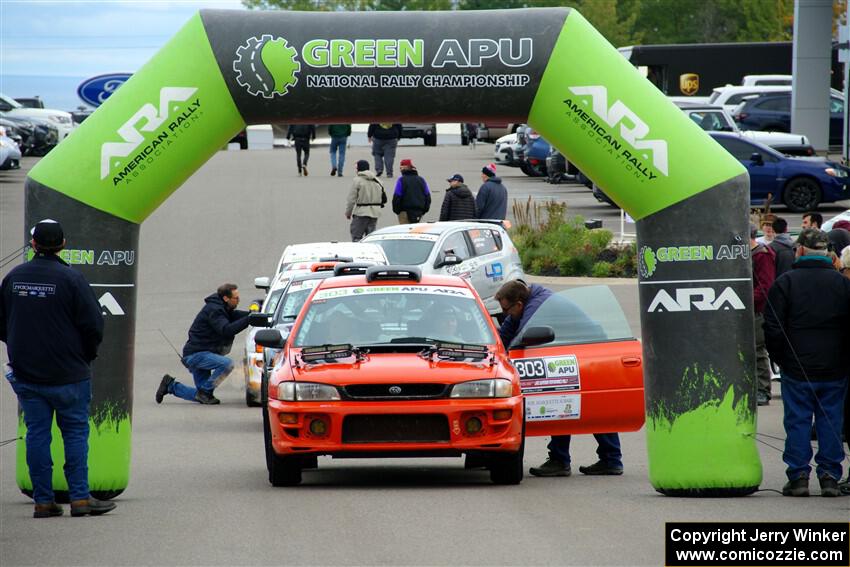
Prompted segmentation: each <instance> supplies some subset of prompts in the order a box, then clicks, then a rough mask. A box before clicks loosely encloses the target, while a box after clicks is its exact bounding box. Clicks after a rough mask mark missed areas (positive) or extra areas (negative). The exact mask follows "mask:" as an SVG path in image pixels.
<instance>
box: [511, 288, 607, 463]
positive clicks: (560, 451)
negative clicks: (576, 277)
mask: <svg viewBox="0 0 850 567" xmlns="http://www.w3.org/2000/svg"><path fill="white" fill-rule="evenodd" d="M550 299H551V300H552V301H557V300H558V296H555V295H554V294H553V293H552V292H551V291H550V290H548V289H546V288H545V287H543V286H539V285H537V284H531V285H530V286H528V285H526V284H525V283H524V282H522V281H520V280H514V281H509V282H507V283H505V284H504V285H503V286H502V287H501V288H500V289H499V291H497V292H496V301H498V302H499V305H500V306H501V307H502V313H504V314H505V315H506V317H505V319H504V321H502V325H501V327H500V328H499V336H500V337H501V339H502V343H503V344H504V345H505V348H508V347H509V346H510V344H511V343H512V342H513V340H514V338H516V336H517V335H519V334H520V333H521V332H522V330H523V329H524V328H525V326H526V325H527V324H528V322H529V321H530V320H531V318H532V317H533V316H534V314H535V313H536V312H537V310H538V309H539V308H540V306H541V305H543V304H544V303H545V302H546V301H547V300H550ZM562 303H563V304H564V306H563V309H562V310H561V311H563V317H566V318H567V319H569V320H570V321H573V322H574V324H575V325H582V326H589V325H593V326H596V327H597V328H598V325H596V324H595V323H594V322H593V321H591V320H590V319H589V318H588V317H587V316H586V315H585V314H584V313H580V312H578V311H579V310H578V309H576V308H575V307H574V306H571V305H568V302H567V300H563V302H562ZM559 313H560V311H559ZM596 333H597V334H599V336H600V338H601V337H602V336H603V333H602V331H601V329H598V330H597V331H596ZM585 334H586V333H585ZM591 334H592V333H591ZM593 436H594V437H595V438H596V442H597V443H598V444H599V446H598V447H597V449H596V454H597V455H598V456H599V460H598V461H597V462H596V463H594V464H592V465H590V466H587V467H579V469H578V470H579V471H580V472H581V473H582V474H587V475H621V474H623V461H622V458H623V454H622V452H621V450H620V436H619V435H617V434H616V433H594V434H593ZM571 438H572V436H571V435H553V436H552V440H551V441H550V442H549V445H548V446H547V448H548V449H549V458H548V459H547V460H546V462H545V463H543V464H542V465H540V466H539V467H532V468H531V469H529V471H528V472H530V473H531V474H532V475H534V476H570V474H571V473H572V471H571V469H570V440H571Z"/></svg>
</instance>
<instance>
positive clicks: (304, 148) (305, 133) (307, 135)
mask: <svg viewBox="0 0 850 567" xmlns="http://www.w3.org/2000/svg"><path fill="white" fill-rule="evenodd" d="M286 139H287V140H292V141H293V145H294V146H295V165H297V166H298V175H299V176H300V175H304V176H307V175H308V172H307V162H308V161H310V140H315V139H316V127H315V126H314V125H312V124H291V125H290V126H289V129H288V130H287V131H286ZM301 152H304V161H303V163H302V161H301Z"/></svg>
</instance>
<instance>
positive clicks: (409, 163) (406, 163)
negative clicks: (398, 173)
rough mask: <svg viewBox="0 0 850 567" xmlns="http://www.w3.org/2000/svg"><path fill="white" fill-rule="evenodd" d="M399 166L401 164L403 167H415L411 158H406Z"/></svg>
mask: <svg viewBox="0 0 850 567" xmlns="http://www.w3.org/2000/svg"><path fill="white" fill-rule="evenodd" d="M398 164H399V165H400V166H401V167H413V160H412V159H410V158H404V159H403V160H401V161H400V162H398Z"/></svg>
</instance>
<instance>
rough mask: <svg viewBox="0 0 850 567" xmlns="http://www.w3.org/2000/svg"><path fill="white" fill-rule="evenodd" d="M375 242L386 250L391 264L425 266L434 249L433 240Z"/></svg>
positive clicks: (399, 239) (387, 239)
mask: <svg viewBox="0 0 850 567" xmlns="http://www.w3.org/2000/svg"><path fill="white" fill-rule="evenodd" d="M373 242H374V243H375V244H377V245H378V246H380V247H381V248H383V249H384V253H385V254H386V255H387V260H388V261H389V263H390V264H399V265H408V266H411V265H412V266H415V265H418V264H424V263H425V262H426V261H427V260H428V256H430V255H431V250H432V249H433V248H434V241H433V240H420V239H410V238H392V239H390V238H385V239H382V240H374V241H373Z"/></svg>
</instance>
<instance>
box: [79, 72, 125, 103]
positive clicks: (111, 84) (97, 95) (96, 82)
mask: <svg viewBox="0 0 850 567" xmlns="http://www.w3.org/2000/svg"><path fill="white" fill-rule="evenodd" d="M131 76H132V75H131V74H130V73H110V74H108V75H98V76H97V77H92V78H91V79H86V80H85V81H83V82H82V83H80V86H78V87H77V96H79V97H80V99H81V100H82V101H83V102H85V103H86V104H90V105H91V106H93V107H95V108H97V107H98V106H100V105H101V104H103V103H104V102H105V101H106V99H108V98H109V97H110V96H112V93H114V92H115V91H116V90H118V87H120V86H121V85H123V84H124V83H125V82H127V81H128V80H129V79H130V77H131Z"/></svg>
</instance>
